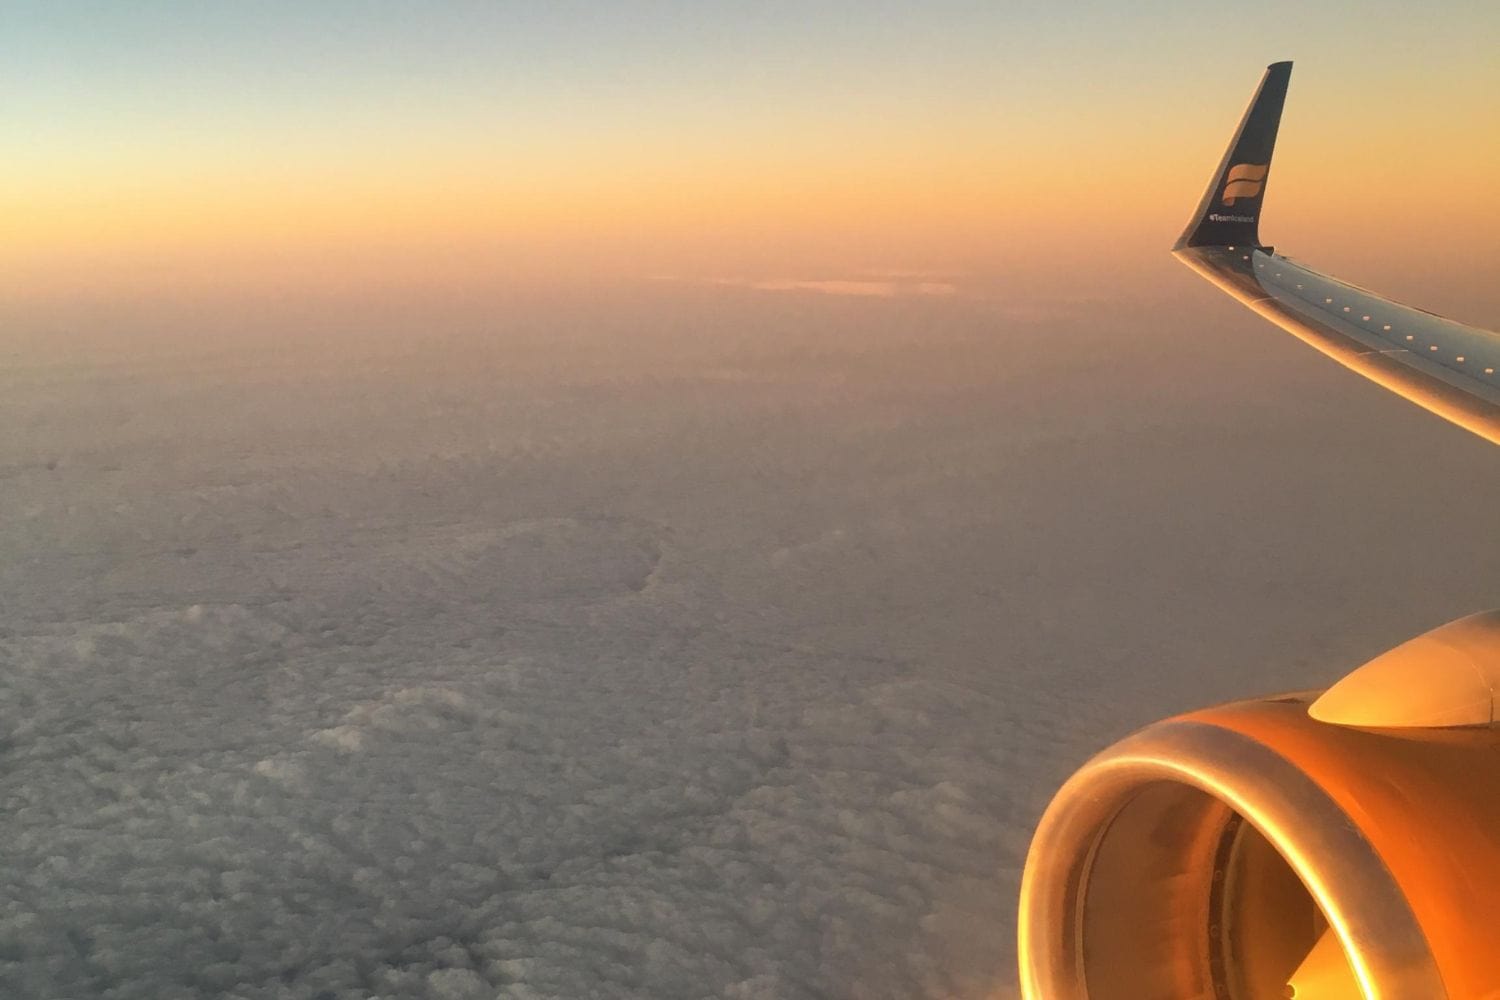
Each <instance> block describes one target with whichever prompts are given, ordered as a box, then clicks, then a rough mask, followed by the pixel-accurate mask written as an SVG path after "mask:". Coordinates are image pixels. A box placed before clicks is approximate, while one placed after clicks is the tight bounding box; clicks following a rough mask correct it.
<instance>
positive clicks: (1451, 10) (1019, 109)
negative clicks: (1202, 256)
mask: <svg viewBox="0 0 1500 1000" xmlns="http://www.w3.org/2000/svg"><path fill="white" fill-rule="evenodd" d="M1341 6H1342V5H1328V6H1326V7H1325V6H1320V5H1310V4H1285V3H1268V4H1259V5H1255V6H1253V7H1251V6H1244V5H1241V6H1239V7H1232V6H1230V5H1219V6H1214V7H1210V6H1208V5H1204V4H1197V3H1195V4H1157V3H1132V4H1118V5H1116V4H1104V3H1076V4H1066V5H1064V4H1034V5H1032V4H1011V3H984V4H980V3H973V4H963V3H956V2H931V3H924V4H920V5H916V4H912V5H896V4H882V3H861V4H852V3H851V4H841V3H840V4H818V5H808V4H798V5H792V4H777V3H760V4H753V5H752V4H744V5H730V4H716V3H695V4H652V3H618V4H607V5H605V4H599V5H585V4H574V3H565V2H564V3H551V4H528V5H520V4H506V3H422V4H417V3H409V4H403V3H386V2H367V3H358V4H355V3H347V4H346V3H332V2H330V3H320V4H300V3H281V2H265V3H257V4H229V3H224V4H200V3H192V4H189V3H182V4H169V3H149V2H143V3H136V4H129V5H124V4H113V3H97V4H96V3H45V4H43V3H35V4H33V3H19V2H6V0H0V88H3V92H4V93H5V94H6V97H5V100H3V101H0V163H3V164H4V165H5V166H4V168H3V169H0V509H3V510H5V511H6V516H5V517H0V844H3V845H4V848H3V850H0V855H3V857H4V864H3V865H0V994H3V995H4V996H7V997H10V996H14V997H51V996H68V997H78V998H92V997H100V998H104V997H108V998H111V1000H132V998H140V1000H169V998H170V1000H199V998H202V1000H210V998H224V997H228V998H233V1000H370V998H379V1000H491V998H506V1000H576V998H580V997H610V998H615V997H618V998H622V1000H678V998H683V1000H703V998H706V997H718V998H726V1000H829V998H845V997H862V998H871V1000H887V998H889V1000H910V998H914V997H915V998H932V1000H937V998H943V1000H1015V997H1016V995H1017V992H1016V980H1015V959H1016V955H1015V906H1016V894H1017V890H1018V884H1019V879H1020V873H1021V868H1022V865H1023V862H1024V858H1025V852H1026V849H1027V844H1028V841H1029V837H1030V833H1031V830H1032V829H1033V827H1034V824H1035V822H1036V819H1037V817H1038V816H1039V815H1040V813H1041V810H1042V809H1043V808H1044V806H1045V805H1046V803H1047V801H1048V799H1049V798H1050V796H1051V795H1052V793H1053V792H1054V790H1055V789H1056V788H1057V786H1058V784H1059V783H1060V782H1061V781H1062V780H1063V779H1064V778H1065V777H1066V776H1067V775H1068V774H1069V773H1071V772H1072V771H1073V770H1074V769H1075V768H1076V767H1077V766H1078V765H1079V764H1080V763H1082V762H1083V761H1084V760H1086V759H1087V758H1088V756H1089V755H1090V754H1091V753H1093V752H1095V751H1097V750H1098V749H1100V748H1102V747H1104V746H1106V745H1108V744H1109V743H1110V742H1112V741H1113V740H1115V739H1118V738H1120V737H1122V736H1124V735H1125V734H1126V733H1128V732H1130V731H1131V730H1133V729H1135V728H1137V727H1139V726H1142V725H1145V724H1147V723H1149V722H1151V721H1152V720H1155V719H1158V718H1162V717H1164V716H1167V715H1170V714H1173V713H1176V712H1180V711H1187V710H1191V709H1193V708H1196V707H1199V706H1203V705H1207V704H1212V703H1216V702H1220V701H1224V700H1228V699H1235V698H1245V697H1254V696H1258V695H1264V694H1267V693H1272V692H1280V691H1287V690H1305V689H1308V688H1316V687H1320V686H1324V685H1327V684H1329V683H1332V682H1333V681H1335V680H1336V679H1337V678H1339V677H1340V676H1342V675H1343V674H1344V673H1346V672H1347V671H1348V670H1350V669H1352V668H1354V667H1355V666H1357V665H1358V664H1360V663H1362V662H1364V661H1366V660H1368V659H1369V658H1371V657H1373V656H1375V655H1377V654H1378V653H1380V652H1381V651H1383V650H1385V649H1387V648H1389V647H1391V646H1393V645H1395V644H1396V643H1398V642H1400V641H1402V640H1404V639H1406V638H1409V637H1411V636H1413V635H1415V634H1418V633H1420V632H1422V631H1424V630H1426V629H1428V628H1431V627H1433V626H1436V625H1439V624H1441V623H1442V622H1445V621H1447V620H1450V619H1452V618H1456V617H1459V616H1461V615H1464V614H1467V613H1470V612H1473V611H1478V610H1483V609H1487V608H1491V607H1494V606H1495V604H1496V597H1495V595H1496V593H1497V590H1500V561H1497V558H1496V553H1495V552H1494V550H1493V548H1492V545H1491V544H1490V543H1491V542H1492V537H1491V536H1492V534H1493V532H1492V530H1491V528H1492V525H1493V521H1494V516H1493V514H1494V497H1495V496H1496V495H1497V490H1500V466H1497V465H1496V463H1495V457H1494V449H1493V448H1492V447H1491V446H1489V445H1487V444H1486V443H1484V442H1483V441H1481V440H1479V439H1478V438H1476V437H1474V436H1472V435H1469V434H1466V433H1464V432H1462V431H1460V430H1458V429H1456V428H1454V427H1451V426H1449V425H1446V424H1444V423H1443V422H1442V421H1440V420H1439V419H1437V418H1436V417H1433V416H1432V415H1430V414H1427V413H1425V412H1423V411H1421V410H1419V409H1417V408H1416V407H1413V406H1411V405H1410V404H1408V403H1406V402H1405V401H1403V400H1400V399H1398V398H1396V397H1394V396H1392V395H1391V394H1389V393H1386V392H1384V391H1383V390H1381V389H1379V388H1378V387H1375V386H1373V385H1371V384H1369V383H1366V382H1363V381H1362V380H1360V379H1359V378H1357V377H1355V376H1354V375H1352V374H1350V373H1349V372H1347V371H1344V370H1343V369H1341V368H1339V367H1338V366H1337V365H1335V364H1334V363H1332V362H1331V361H1328V360H1327V359H1324V358H1322V357H1320V356H1319V355H1317V354H1316V353H1315V352H1313V351H1311V350H1309V349H1308V348H1307V347H1306V346H1305V345H1303V344H1301V343H1299V342H1297V341H1296V340H1294V339H1293V338H1291V337H1289V336H1287V335H1286V334H1284V333H1282V332H1281V331H1279V330H1277V329H1275V328H1273V327H1271V326H1270V325H1268V324H1267V323H1265V322H1264V321H1263V320H1261V319H1259V318H1258V317H1257V316H1255V315H1254V314H1252V313H1251V312H1249V311H1248V310H1245V309H1243V308H1242V307H1240V306H1239V305H1238V304H1236V303H1235V302H1233V301H1230V300H1229V299H1227V298H1225V297H1224V296H1223V295H1221V294H1220V293H1218V292H1217V291H1216V290H1215V289H1213V288H1211V287H1210V286H1208V285H1207V284H1206V283H1204V282H1202V281H1200V280H1199V279H1198V278H1196V277H1195V276H1194V275H1193V274H1191V273H1190V272H1189V271H1187V270H1186V269H1184V268H1183V267H1181V266H1180V265H1179V264H1177V263H1176V262H1175V261H1174V260H1173V259H1172V258H1171V256H1170V255H1169V254H1168V253H1167V252H1166V248H1167V247H1168V246H1170V245H1171V243H1172V241H1173V240H1174V239H1175V238H1176V236H1177V234H1178V232H1179V231H1180V229H1181V227H1182V225H1183V223H1184V222H1185V221H1186V217H1187V215H1188V213H1189V212H1190V211H1191V210H1192V207H1193V206H1194V205H1195V204H1196V203H1197V200H1198V197H1199V195H1200V192H1201V190H1202V186H1203V184H1204V183H1205V182H1206V180H1207V178H1208V174H1209V172H1210V171H1211V169H1212V168H1213V166H1214V164H1216V163H1217V162H1218V159H1219V157H1220V155H1221V153H1222V150H1223V146H1224V144H1225V142H1226V141H1227V139H1228V136H1229V134H1230V132H1231V131H1232V129H1233V127H1234V125H1235V122H1236V121H1237V119H1238V116H1239V114H1240V112H1241V110H1242V109H1243V107H1244V105H1245V103H1246V101H1247V100H1248V98H1249V96H1250V93H1251V91H1252V89H1253V88H1254V86H1255V83H1256V81H1257V79H1258V78H1259V75H1260V72H1261V70H1262V68H1263V67H1264V66H1265V65H1266V64H1267V63H1269V62H1271V61H1274V60H1279V59H1285V58H1291V59H1294V60H1296V61H1297V68H1296V70H1295V72H1294V75H1293V79H1292V89H1291V94H1290V98H1289V102H1288V106H1287V113H1286V119H1285V123H1284V126H1283V130H1282V133H1281V141H1280V145H1279V149H1278V159H1277V162H1276V167H1275V171H1274V173H1273V175H1272V180H1271V182H1270V193H1269V196H1268V200H1267V213H1266V214H1267V218H1266V220H1265V226H1264V230H1263V235H1264V236H1265V237H1266V238H1268V239H1269V240H1270V241H1271V242H1273V243H1275V244H1276V245H1277V246H1278V248H1279V249H1280V250H1284V251H1287V252H1290V253H1291V254H1293V255H1294V256H1297V257H1298V258H1300V259H1302V260H1303V261H1305V262H1307V263H1309V264H1310V265H1312V266H1314V267H1319V268H1322V269H1326V270H1329V271H1331V272H1333V273H1335V274H1338V275H1340V276H1341V277H1345V278H1348V279H1350V280H1353V281H1356V282H1358V283H1360V284H1362V285H1365V286H1368V287H1372V288H1376V289H1379V290H1381V291H1382V292H1386V293H1389V294H1391V295H1392V296H1394V297H1396V298H1399V299H1402V300H1404V301H1408V302H1410V303H1412V304H1414V305H1420V306H1423V307H1427V308H1431V309H1433V310H1435V311H1438V312H1440V313H1443V314H1445V315H1450V316H1453V317H1454V318H1457V319H1460V320H1465V321H1468V322H1471V323H1475V324H1477V325H1480V326H1484V327H1487V328H1492V329H1493V328H1496V327H1500V285H1497V283H1496V282H1495V281H1494V280H1493V279H1494V262H1495V260H1496V258H1497V252H1500V242H1497V241H1500V236H1497V234H1500V225H1497V223H1500V195H1497V193H1496V190H1495V187H1494V183H1493V178H1494V175H1495V167H1496V163H1497V159H1500V150H1497V143H1500V140H1497V138H1496V136H1497V135H1500V132H1497V130H1496V129H1495V127H1494V126H1495V124H1496V119H1495V106H1494V100H1493V96H1494V93H1495V92H1496V83H1497V75H1500V67H1497V65H1496V63H1495V60H1494V59H1493V53H1492V45H1491V44H1490V42H1491V40H1492V39H1493V38H1494V37H1495V34H1496V28H1497V27H1500V24H1497V21H1500V13H1497V12H1496V10H1495V8H1494V7H1493V5H1490V4H1478V3H1475V4H1467V5H1466V4H1451V5H1448V6H1446V7H1445V8H1444V16H1442V17H1438V16H1436V15H1435V14H1434V12H1432V11H1430V10H1428V11H1422V12H1417V13H1413V12H1411V11H1410V10H1409V9H1407V8H1406V7H1405V6H1404V5H1397V4H1384V5H1382V4H1372V5H1366V6H1365V7H1363V8H1362V12H1361V15H1360V16H1359V17H1357V18H1356V17H1353V16H1350V15H1349V14H1348V13H1346V12H1345V11H1343V10H1341V9H1338V7H1341Z"/></svg>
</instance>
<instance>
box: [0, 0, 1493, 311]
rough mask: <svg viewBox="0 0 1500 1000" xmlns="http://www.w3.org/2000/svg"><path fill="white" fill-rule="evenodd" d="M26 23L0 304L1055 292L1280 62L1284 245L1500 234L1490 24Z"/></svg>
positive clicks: (1158, 196)
mask: <svg viewBox="0 0 1500 1000" xmlns="http://www.w3.org/2000/svg"><path fill="white" fill-rule="evenodd" d="M27 6H28V5H22V6H21V8H20V9H17V8H16V7H14V6H13V7H12V8H11V12H10V13H9V14H8V15H7V21H8V23H7V24H6V29H7V35H8V36H9V38H10V44H11V46H12V48H13V49H15V50H16V51H15V53H13V55H12V57H10V58H8V59H7V60H6V68H5V69H4V70H3V71H0V75H3V79H4V82H5V83H6V86H7V90H8V92H10V93H12V94H13V95H15V96H14V98H13V100H12V102H11V103H10V106H9V109H8V111H7V113H6V116H5V119H6V128H5V130H4V133H3V136H0V155H3V157H4V159H5V162H6V164H7V169H6V171H5V173H4V178H3V180H0V215H3V217H4V218H5V219H6V225H5V226H4V228H3V230H0V274H3V277H0V293H3V295H4V297H5V299H6V300H8V301H12V302H15V301H25V300H36V299H55V298H62V299H66V298H67V297H68V296H69V295H71V294H76V293H80V292H81V293H90V294H128V295H132V296H139V295H146V296H148V297H149V296H150V295H151V294H152V293H153V291H155V290H174V291H175V292H178V293H180V292H181V291H182V290H183V289H186V288H193V287H200V288H208V289H217V290H219V291H221V292H223V291H229V290H233V289H239V290H241V291H242V292H249V293H253V291H254V289H256V288H261V289H265V288H268V287H274V288H281V289H288V288H292V289H295V288H309V289H316V288H319V287H325V286H329V285H336V286H339V287H343V288H346V289H348V288H351V287H360V286H364V285H369V286H371V287H381V286H386V287H389V286H393V285H394V286H401V287H433V288H443V287H451V286H452V285H453V284H454V283H457V284H460V285H464V286H470V287H483V286H484V285H486V284H490V283H496V282H498V283H501V284H514V283H517V282H519V283H522V284H524V283H526V282H529V281H534V280H537V279H545V280H548V281H559V280H561V281H568V280H571V279H576V278H589V279H590V280H598V279H599V278H601V277H604V278H607V279H608V280H612V281H615V280H625V281H630V280H637V279H640V278H643V277H645V276H648V275H650V274H653V273H661V272H671V273H695V274H701V275H704V276H709V275H721V274H726V273H735V274H744V275H747V276H749V277H751V278H756V279H767V280H769V279H774V278H775V277H776V276H777V275H784V274H786V273H788V272H789V271H795V272H799V273H800V272H802V271H805V270H807V269H813V270H815V271H817V270H821V271H828V270H830V269H833V270H836V271H839V272H840V273H839V274H838V275H836V276H835V277H838V278H847V277H850V276H851V274H852V272H855V271H858V270H861V269H868V268H903V269H921V270H935V269H936V270H949V271H952V270H963V271H968V272H975V271H979V272H984V273H1007V272H1009V273H1024V274H1029V275H1031V276H1032V277H1033V278H1036V277H1038V276H1040V275H1043V274H1049V273H1050V274H1052V275H1054V276H1055V275H1056V273H1057V272H1058V271H1059V269H1067V268H1068V267H1074V266H1094V265H1098V264H1100V263H1103V262H1105V261H1107V260H1108V259H1110V257H1111V256H1112V255H1113V254H1115V253H1116V252H1117V250H1118V248H1120V247H1121V246H1125V245H1129V246H1132V247H1146V246H1155V245H1158V244H1164V242H1165V238H1166V237H1167V234H1170V232H1171V230H1172V227H1173V225H1175V224H1176V220H1177V219H1178V217H1179V216H1180V215H1181V214H1182V211H1183V198H1182V192H1183V191H1185V190H1192V189H1194V188H1195V187H1196V186H1198V185H1200V184H1201V182H1202V176H1203V174H1204V173H1205V171H1206V169H1207V166H1208V165H1209V164H1210V163H1211V160H1212V157H1213V156H1214V155H1215V150H1216V148H1217V147H1218V145H1219V144H1221V143H1222V141H1223V136H1221V135H1219V134H1218V131H1219V130H1220V129H1221V128H1222V125H1221V122H1222V121H1223V109H1224V108H1225V107H1226V106H1233V104H1234V102H1236V101H1237V100H1239V99H1240V97H1239V95H1240V93H1241V91H1243V89H1244V81H1245V79H1246V78H1247V77H1248V76H1250V75H1253V73H1254V71H1255V69H1256V67H1258V66H1260V65H1262V64H1264V63H1265V62H1266V61H1268V60H1269V59H1271V58H1279V57H1285V56H1295V57H1298V58H1299V59H1300V60H1301V61H1300V62H1299V66H1300V68H1299V71H1298V81H1297V87H1298V102H1297V106H1296V109H1295V111H1294V113H1293V114H1292V115H1290V116H1289V119H1288V121H1287V123H1286V128H1285V133H1284V143H1285V144H1286V147H1287V148H1294V149H1296V151H1297V152H1296V155H1295V156H1287V157H1285V163H1284V165H1283V166H1281V167H1280V168H1278V171H1277V174H1276V176H1275V178H1274V179H1273V181H1272V184H1273V190H1274V197H1273V201H1272V205H1273V208H1272V212H1273V213H1274V214H1273V217H1272V219H1271V220H1270V223H1271V226H1272V228H1273V230H1274V232H1275V234H1276V235H1277V236H1278V237H1280V238H1282V239H1283V240H1285V241H1287V242H1292V241H1294V240H1295V241H1299V242H1301V243H1305V247H1303V248H1302V249H1304V252H1309V253H1310V252H1314V251H1316V250H1317V249H1319V247H1318V246H1317V244H1316V243H1315V242H1314V241H1313V240H1314V237H1313V236H1312V234H1315V233H1329V232H1337V233H1339V234H1341V236H1343V237H1346V238H1348V241H1349V242H1351V243H1353V242H1358V241H1361V240H1365V239H1371V238H1379V239H1380V240H1381V241H1382V242H1385V243H1391V242H1403V241H1424V240H1426V236H1425V234H1427V233H1429V232H1440V233H1441V234H1442V237H1443V245H1444V246H1445V247H1446V248H1447V250H1448V252H1449V253H1450V254H1451V255H1452V260H1453V262H1454V266H1457V267H1459V268H1460V269H1463V268H1464V266H1465V265H1464V264H1463V261H1465V260H1478V259H1485V258H1488V259H1493V257H1494V255H1495V252H1496V250H1497V237H1496V235H1495V234H1496V233H1497V232H1500V198H1497V197H1496V196H1495V194H1494V192H1493V184H1492V177H1493V175H1494V171H1495V163H1496V162H1497V160H1500V139H1497V138H1496V133H1495V131H1494V129H1493V128H1489V127H1488V124H1489V123H1490V121H1491V119H1492V117H1493V107H1492V100H1491V95H1492V94H1493V93H1494V91H1495V88H1496V87H1497V86H1500V69H1497V68H1496V66H1495V65H1494V63H1493V60H1492V59H1490V58H1489V55H1488V53H1487V51H1486V50H1484V48H1483V47H1482V46H1481V45H1480V44H1479V43H1478V42H1477V39H1481V38H1485V37H1489V36H1492V35H1493V31H1494V29H1495V28H1496V27H1500V23H1497V18H1500V15H1497V14H1495V13H1494V11H1493V9H1492V8H1490V7H1488V6H1484V7H1479V6H1476V7H1475V8H1474V9H1473V11H1471V13H1470V16H1468V17H1455V18H1452V19H1448V20H1445V21H1443V22H1442V23H1439V24H1424V25H1423V26H1422V27H1421V28H1419V29H1412V28H1411V27H1410V26H1403V27H1402V28H1401V30H1399V31H1397V30H1396V29H1395V28H1390V29H1388V30H1382V29H1379V28H1376V29H1374V30H1373V31H1372V32H1369V33H1368V34H1366V35H1365V36H1363V37H1362V39H1361V42H1362V44H1361V45H1359V46H1357V47H1350V46H1343V45H1332V44H1331V45H1329V46H1327V47H1326V48H1324V49H1318V48H1316V47H1312V46H1309V44H1308V43H1307V42H1306V41H1305V39H1309V38H1316V37H1320V36H1324V35H1328V36H1334V35H1337V34H1338V33H1340V32H1341V31H1342V30H1343V27H1344V26H1343V25H1342V19H1341V17H1340V16H1339V15H1337V14H1334V13H1331V12H1330V13H1327V14H1322V15H1316V16H1315V15H1313V14H1312V13H1310V12H1308V11H1306V10H1305V9H1304V8H1302V7H1295V8H1293V7H1291V6H1286V7H1284V8H1278V7H1276V6H1273V7H1271V8H1266V9H1262V10H1261V11H1260V12H1259V13H1258V16H1257V21H1258V22H1259V23H1258V25H1256V26H1255V29H1254V30H1253V31H1251V32H1246V31H1243V30H1240V29H1241V25H1240V21H1241V20H1242V18H1241V17H1240V15H1239V13H1237V12H1236V11H1234V10H1231V9H1228V8H1226V9H1225V10H1223V11H1221V12H1216V13H1215V12H1206V11H1203V10H1202V9H1201V8H1198V7H1188V6H1182V7H1176V8H1174V6H1173V5H1166V6H1164V7H1161V8H1153V9H1151V10H1149V11H1146V12H1141V13H1129V14H1127V13H1124V12H1122V11H1116V10H1114V9H1113V8H1107V7H1104V6H1102V5H1097V6H1096V5H1070V6H1069V7H1068V8H1067V10H1066V11H1061V10H1060V11H1057V12H1045V13H1044V12H1043V11H1041V10H1040V9H1038V10H1034V11H1033V10H1024V9H1018V8H1012V7H1009V6H1002V7H1001V8H997V9H987V8H984V7H980V6H970V5H966V4H958V3H949V4H940V5H937V6H926V7H923V8H922V9H921V11H920V12H919V11H918V10H917V9H916V8H910V9H905V8H900V7H890V8H880V9H875V10H870V9H867V8H864V7H858V8H856V7H854V6H848V7H844V6H842V5H834V6H825V7H823V8H821V9H820V12H819V13H816V14H800V13H794V12H793V11H792V10H791V9H790V8H789V9H787V10H786V11H783V12H781V13H779V14H776V13H765V14H759V15H752V14H750V13H748V12H745V11H736V10H732V9H729V8H724V7H721V6H719V5H698V6H694V5H683V6H677V5H649V6H643V7H631V8H629V9H628V11H627V10H625V9H622V10H620V11H617V12H615V13H600V12H599V11H597V10H595V9H594V8H592V7H589V6H585V5H557V6H553V7H549V8H548V12H547V13H545V14H544V13H538V12H535V11H529V10H527V9H526V8H524V7H521V6H512V5H508V4H501V5H486V4H450V5H445V6H440V7H436V8H429V7H425V6H423V7H418V6H414V5H406V4H382V5H377V6H376V7H374V8H371V7H368V6H363V5H320V7H319V13H315V14H314V13H307V12H304V11H302V10H301V9H300V8H298V7H297V6H295V5H290V4H269V5H259V6H257V7H256V8H254V10H251V9H248V8H247V9H243V10H239V11H235V10H234V9H233V8H228V7H217V8H212V9H210V10H198V9H196V8H178V7H176V6H174V5H170V4H158V5H153V6H152V7H151V8H149V10H148V11H146V12H144V13H142V12H140V11H137V10H134V9H132V10H131V11H130V12H128V13H127V12H125V11H124V10H115V9H114V8H111V7H99V8H93V7H91V6H87V5H74V6H71V7H69V6H63V7H61V8H59V7H54V6H51V5H42V4H38V5H35V6H34V7H31V8H30V9H27ZM1189 10H1191V11H1192V13H1191V14H1190V15H1189V14H1188V13H1187V12H1188V11H1189ZM1294 10H1295V13H1294ZM1204 19H1208V20H1209V22H1210V24H1209V26H1207V27H1205V25H1203V24H1200V23H1197V22H1200V21H1203V20H1204ZM1310 19H1312V20H1311V22H1310ZM1214 26H1217V27H1216V28H1215V27H1214ZM1368 27H1369V26H1368V23H1366V24H1364V25H1362V28H1365V29H1368ZM1147 40H1150V42H1151V44H1149V45H1147V44H1145V43H1146V41H1147ZM1174 40H1175V41H1174ZM1190 40H1191V44H1190V43H1189V42H1190ZM1148 51H1149V52H1151V53H1152V55H1150V56H1149V57H1147V56H1146V55H1145V53H1146V52H1148ZM1421 52H1441V53H1442V58H1441V61H1440V62H1438V63H1434V61H1433V60H1431V59H1424V58H1416V57H1414V54H1419V53H1421ZM1168 53H1169V54H1168ZM1474 266H1475V268H1476V269H1477V267H1478V265H1477V264H1476V265H1474Z"/></svg>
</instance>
